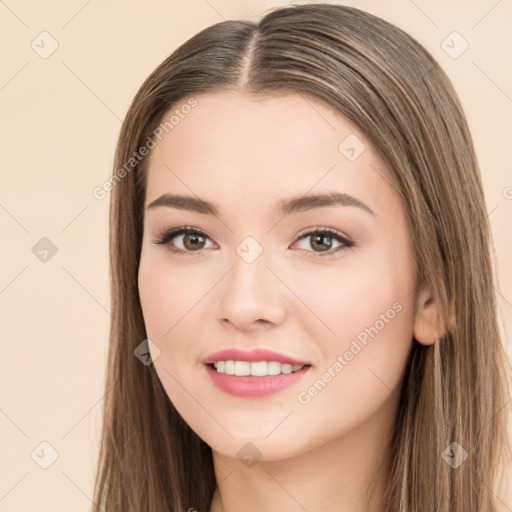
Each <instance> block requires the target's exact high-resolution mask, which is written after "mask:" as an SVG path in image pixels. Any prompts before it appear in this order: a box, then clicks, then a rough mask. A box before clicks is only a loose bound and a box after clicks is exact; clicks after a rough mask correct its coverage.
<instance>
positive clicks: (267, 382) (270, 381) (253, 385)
mask: <svg viewBox="0 0 512 512" xmlns="http://www.w3.org/2000/svg"><path fill="white" fill-rule="evenodd" d="M205 368H206V371H207V372H208V375H209V377H210V379H212V382H213V383H214V384H215V385H216V386H217V387H218V388H219V389H220V390H222V391H224V392H225V393H229V394H230V395H235V396H244V397H254V398H258V397H262V396H265V395H271V394H273V393H277V392H279V391H282V390H283V389H286V388H288V387H290V386H292V385H293V384H295V383H296V382H298V381H299V380H300V379H302V377H304V375H305V374H306V373H307V372H308V371H309V370H310V369H311V366H305V367H304V368H302V369H301V370H299V371H298V372H294V373H288V374H284V373H281V374H280V375H267V376H266V377H254V376H248V377H237V376H236V375H226V374H225V373H218V372H217V370H215V368H212V367H211V366H205Z"/></svg>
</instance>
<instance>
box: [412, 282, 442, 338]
mask: <svg viewBox="0 0 512 512" xmlns="http://www.w3.org/2000/svg"><path fill="white" fill-rule="evenodd" d="M444 333H445V326H444V325H443V322H442V320H441V315H440V312H439V305H438V304H437V302H436V301H435V298H434V294H433V293H432V290H431V289H430V288H422V289H421V291H420V292H419V293H418V297H417V302H416V315H415V318H414V329H413V334H414V337H415V338H416V340H417V341H418V343H421V344H422V345H433V344H434V343H435V342H436V341H438V340H439V339H440V338H441V337H442V336H443V335H444Z"/></svg>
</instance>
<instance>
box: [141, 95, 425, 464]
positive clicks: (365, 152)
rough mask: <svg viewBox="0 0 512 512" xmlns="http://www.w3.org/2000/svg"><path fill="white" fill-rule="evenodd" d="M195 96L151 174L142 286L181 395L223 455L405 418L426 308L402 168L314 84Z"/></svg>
mask: <svg viewBox="0 0 512 512" xmlns="http://www.w3.org/2000/svg"><path fill="white" fill-rule="evenodd" d="M195 98H196V101H197V104H196V105H195V106H194V108H190V109H182V112H188V113H187V115H183V116H180V119H179V123H177V124H175V125H174V128H173V129H172V130H169V132H168V133H167V134H165V135H164V136H163V137H162V139H161V141H160V142H158V144H157V145H156V147H155V148H154V149H152V150H151V154H150V161H149V166H148V174H147V189H146V200H145V213H144V215H145V218H144V236H143V245H142V255H141V260H140V271H139V291H140V300H141V305H142V310H143V315H144V320H145V325H146V330H147V336H148V338H149V339H150V340H151V342H152V343H153V345H150V346H152V347H153V349H152V354H153V359H154V365H155V369H156V371H157V374H158V376H159V378H160V379H161V382H162V384H163V386H164V388H165V391H166V392H167V394H168V397H169V399H170V400H171V402H172V403H173V405H174V406H175V408H176V409H177V410H178V412H179V413H180V414H181V416H182V417H183V418H184V420H185V421H186V422H187V423H188V424H189V425H190V427H191V428H192V429H193V430H194V431H195V432H196V433H197V434H198V435H199V436H200V437H201V438H202V439H203V440H204V441H205V442H206V443H207V444H209V445H210V446H211V447H212V449H213V450H214V453H215V452H217V453H220V454H223V455H224V456H229V457H236V456H237V453H239V450H240V449H241V448H242V447H244V446H245V445H246V443H247V442H249V441H250V442H251V443H253V445H255V446H256V447H257V449H258V450H259V452H260V454H259V455H258V456H260V457H261V459H262V460H278V459H285V458H288V457H292V456H293V455H294V454H298V453H303V452H305V451H307V450H311V449H314V448H315V447H318V446H320V445H322V444H324V443H327V442H330V441H334V440H336V439H337V438H339V437H340V436H344V435H350V434H351V433H354V432H357V431H358V430H359V431H362V430H363V429H362V427H363V425H367V424H368V423H369V422H371V421H372V420H374V421H376V419H377V418H379V421H382V420H383V418H388V419H389V418H391V417H393V416H394V415H395V414H396V406H397V403H396V392H397V389H398V386H399V384H400V382H401V378H402V376H403V371H404V367H405V364H406V359H407V356H408V354H409V351H410V349H411V344H412V335H413V329H414V321H415V313H416V310H415V300H414V293H412V292H413V290H414V287H415V274H414V262H413V259H412V252H411V248H410V243H409V241H410V237H409V230H408V224H407V219H406V216H405V212H404V208H403V206H402V204H401V201H400V199H399V197H398V194H397V192H396V191H395V190H394V188H393V186H392V180H391V177H390V174H389V171H388V169H386V167H385V165H384V164H383V162H382V161H381V159H380V158H379V155H378V153H377V152H376V150H375V149H374V148H373V147H372V145H371V143H370V141H369V140H368V139H367V137H365V135H364V134H363V133H362V132H361V131H360V130H359V129H358V128H357V127H356V126H355V125H354V124H352V123H351V122H350V121H349V120H348V119H347V118H345V117H344V116H342V115H340V114H339V113H337V112H335V111H333V110H332V109H330V108H329V107H327V106H326V105H325V104H323V103H322V102H320V101H318V100H316V99H314V98H312V97H306V96H302V95H296V94H285V95H275V96H272V97H267V98H265V99H261V98H260V97H255V96H249V95H242V94H235V93H226V92H222V93H206V94H201V95H197V96H196V97H195ZM185 103H186V102H183V104H185ZM176 108H178V109H179V108H180V107H179V106H178V107H176ZM173 110H174V107H173ZM167 117H168V116H167ZM333 194H338V196H334V195H333ZM166 195H167V196H166ZM312 195H325V197H324V198H323V200H322V201H320V200H317V201H316V202H315V201H314V200H312V199H307V198H308V197H309V196H312ZM170 196H186V197H189V198H191V199H192V200H194V201H196V203H195V206H194V204H193V203H192V202H191V201H189V202H187V201H185V200H181V201H179V202H178V201H177V200H172V198H171V197H170ZM328 197H331V199H332V198H333V197H336V198H337V200H336V201H328V200H327V199H326V198H328ZM295 199H300V201H295V202H293V201H294V200H295ZM199 200H202V201H207V202H208V203H209V204H208V205H205V204H203V203H198V202H197V201H199ZM212 212H213V213H212ZM178 228H186V229H187V230H188V231H187V230H186V231H184V232H183V231H181V232H176V230H177V229H178ZM155 347H157V349H158V350H156V349H155ZM229 349H236V350H239V351H241V353H236V354H233V353H232V354H224V355H221V356H212V354H214V353H216V352H219V351H223V350H229ZM255 349H261V350H268V351H272V352H274V354H267V353H263V352H260V353H257V352H253V351H254V350H255ZM276 353H277V354H276ZM251 356H253V357H251ZM229 360H232V361H237V362H235V363H229V362H228V363H226V362H223V361H229ZM251 360H253V362H254V363H257V364H252V365H251ZM280 360H282V361H284V363H282V364H278V363H279V361H280ZM215 361H221V362H220V363H217V366H218V367H219V368H218V370H220V372H219V371H217V370H216V369H215V368H214V367H213V366H212V365H211V364H206V362H210V363H213V362H215ZM272 361H274V362H272ZM286 361H288V362H286ZM265 362H266V364H265ZM292 363H297V364H295V365H292V366H291V367H290V366H289V365H290V364H292ZM302 363H306V364H305V365H304V366H302V368H301V369H299V367H300V366H301V365H302ZM233 370H234V371H235V375H228V373H231V371H233ZM290 370H292V373H287V372H289V371H290ZM222 371H224V373H222ZM247 372H252V374H250V375H246V374H247ZM236 373H238V374H239V375H237V374H236ZM265 373H267V375H266V376H258V375H259V374H265ZM268 373H280V375H268ZM253 374H256V375H253ZM244 449H249V448H247V447H246V448H244ZM253 449H254V448H250V450H253ZM239 455H240V454H239Z"/></svg>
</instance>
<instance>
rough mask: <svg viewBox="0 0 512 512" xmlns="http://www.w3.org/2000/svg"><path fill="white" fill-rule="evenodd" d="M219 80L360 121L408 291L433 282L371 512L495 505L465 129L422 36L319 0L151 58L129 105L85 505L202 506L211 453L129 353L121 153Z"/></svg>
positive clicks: (499, 389)
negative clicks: (380, 498)
mask: <svg viewBox="0 0 512 512" xmlns="http://www.w3.org/2000/svg"><path fill="white" fill-rule="evenodd" d="M229 90H243V91H246V92H249V93H252V94H275V93H286V92H295V93H299V94H302V93H303V94H309V95H312V96H314V97H316V98H317V99H320V100H323V101H324V102H325V103H326V104H328V105H330V106H331V107H333V108H335V109H337V110H338V111H339V112H340V113H342V114H343V115H345V116H347V117H348V118H349V119H350V120H351V121H353V122H354V123H355V124H356V125H357V126H359V128H360V129H361V130H362V132H363V133H365V134H366V135H367V137H368V138H369V139H370V140H371V141H372V143H373V144H374V146H375V148H376V149H377V150H378V151H379V153H380V155H381V157H382V158H383V159H384V161H385V162H386V164H387V166H388V167H389V169H390V170H391V172H392V174H393V180H394V183H395V186H396V189H397V191H398V192H399V193H400V195H401V198H402V201H403V205H404V208H405V209H406V212H407V215H408V219H409V222H410V228H411V236H412V246H413V249H414V257H415V263H416V266H417V285H418V286H419V285H421V284H428V285H429V286H430V287H431V289H432V290H433V291H434V294H435V298H436V300H437V302H438V304H439V308H440V311H441V312H442V314H443V316H444V318H443V321H444V325H446V326H447V327H448V328H447V330H446V332H445V333H444V335H443V336H442V337H441V339H439V341H438V342H436V343H434V344H433V345H430V346H423V345H420V344H419V343H417V342H415V343H414V344H413V348H412V350H411V354H410V358H409V361H408V364H407V368H406V371H405V378H404V381H403V385H402V389H401V396H400V404H399V410H398V414H397V418H396V426H395V429H394V435H393V439H392V443H391V446H392V465H391V468H392V470H391V475H390V480H389V483H388V487H387V492H388V495H387V497H386V501H387V503H388V507H387V509H386V510H387V511H389V512H391V511H393V512H399V511H401V512H427V511H438V512H469V511H480V512H483V511H486V512H493V511H496V510H497V508H496V503H495V501H493V500H495V498H494V494H493V490H494V489H495V482H496V479H497V477H498V475H499V468H500V467H501V463H502V462H504V460H505V454H506V453H507V456H508V455H509V454H510V448H509V445H508V442H507V437H506V411H507V408H506V407H505V405H506V403H507V387H506V383H507V382H508V376H509V373H508V366H507V362H508V359H507V356H506V353H505V351H504V349H503V346H502V344H501V340H500V335H499V328H498V322H497V310H496V302H495V284H494V282H495V277H494V275H493V266H492V259H491V250H492V238H491V233H490V227H489V223H488V219H487V212H486V205H485V200H484V194H483V190H482V183H481V178H480V171H479V168H478V163H477V159H476V156H475V151H474V148H473V142H472V138H471V135H470V132H469V128H468V125H467V122H466V119H465V116H464V113H463V110H462V107H461V105H460V102H459V99H458V97H457V94H456V92H455V91H454V89H453V86H452V84H451V83H450V81H449V79H448V77H447V76H446V74H445V73H444V72H443V71H442V70H441V69H440V67H439V65H438V64H437V62H436V61H435V60H434V58H433V57H432V56H431V55H430V54H429V53H428V52H427V51H426V50H425V48H424V47H423V46H422V45H420V44H419V43H418V42H417V41H416V40H414V39H413V38H412V37H411V36H409V35H408V34H406V33H405V32H403V31H402V30H401V29H399V28H397V27H396V26H394V25H392V24H390V23H388V22H386V21H384V20H382V19H380V18H378V17H376V16H373V15H371V14H369V13H367V12H364V11H362V10H359V9H356V8H352V7H346V6H339V5H331V4H316V5H312V4H305V5H299V6H290V7H286V8H279V9H275V10H271V11H270V12H268V13H267V14H266V15H265V16H264V17H263V18H262V19H261V21H260V22H259V23H253V22H249V21H225V22H221V23H217V24H215V25H213V26H211V27H209V28H207V29H205V30H202V31H201V32H199V33H198V34H197V35H195V36H194V37H192V38H191V39H189V40H188V41H187V42H185V43H184V44H183V45H182V46H180V47H179V48H178V49H177V50H176V51H175V52H174V53H172V54H171V55H170V56H169V57H168V58H166V59H165V60H164V62H162V64H161V65H159V66H158V68H157V69H156V70H155V71H154V72H153V73H152V74H151V75H150V76H149V77H148V78H147V79H146V81H145V82H144V84H143V85H142V86H141V88H140V89H139V91H138V92H137V94H136V96H135V98H134V100H133V102H132V104H131V106H130V108H129V110H128V113H127V115H126V118H125V120H124V123H123V126H122V129H121V133H120V137H119V141H118V145H117V150H116V157H115V168H114V171H115V172H114V175H113V179H112V182H111V183H110V186H109V188H111V189H112V192H111V204H110V207H111V217H110V271H111V290H112V305H111V309H112V322H111V331H110V346H109V355H108V368H107V380H106V393H107V394H106V399H105V403H104V411H103V427H102V439H101V445H100V457H99V466H98V471H97V475H96V482H95V494H94V502H95V505H96V506H98V507H99V509H100V510H106V511H108V512H127V511H130V510H133V511H137V512H163V511H175V512H185V511H188V510H189V509H195V510H197V511H199V512H203V511H204V512H208V511H209V509H210V504H211V499H212V494H213V491H214V488H215V485H216V483H215V475H214V470H213V461H212V453H211V449H210V448H209V446H208V445H206V443H204V441H202V440H201V439H200V438H199V437H198V436H197V435H196V434H195V433H194V432H193V431H192V430H191V429H190V427H189V426H188V425H187V424H186V423H185V422H184V420H183V419H182V418H181V416H180V415H179V414H178V412H177V411H176V410H175V408H174V407H173V405H172V403H171V402H170V400H169V399H168V397H167V395H166V393H165V391H164V389H163V387H162V385H161V383H160V381H159V379H158V377H157V375H156V372H155V369H154V367H153V365H147V366H146V365H144V364H141V361H140V360H139V359H138V358H137V357H135V356H134V350H135V349H136V348H137V346H139V345H140V344H141V343H142V342H143V341H144V340H145V339H146V332H145V327H144V322H143V317H142V312H141V306H140V301H139V294H138V288H137V274H138V265H139V259H140V252H141V241H142V228H143V221H144V219H143V204H144V199H145V169H146V167H147V158H139V157H137V158H135V157H134V155H139V153H142V152H141V151H140V149H141V148H142V147H144V146H146V147H147V146H149V141H150V139H152V138H153V139H154V136H155V133H158V127H159V125H160V124H161V123H162V122H163V121H164V120H165V116H166V115H168V113H169V111H170V109H171V107H174V106H175V105H176V104H177V103H178V102H181V101H185V100H187V99H190V98H194V97H195V96H198V95H199V94H200V93H203V92H209V91H229ZM198 97H199V96H198ZM127 162H130V163H129V165H127ZM122 169H124V172H123V171H122ZM454 442H456V443H458V445H460V447H461V448H458V446H456V445H452V443H454ZM450 446H451V448H450ZM447 449H448V450H452V452H451V454H452V455H453V450H454V449H456V450H461V449H463V450H465V452H467V455H468V457H467V460H465V461H464V462H463V463H462V464H461V465H460V466H458V467H452V465H450V464H448V463H447V462H446V458H445V457H443V453H446V450H447ZM449 453H450V452H449ZM458 453H459V454H460V453H464V452H461V451H459V452H458ZM95 510H98V509H97V508H96V507H95Z"/></svg>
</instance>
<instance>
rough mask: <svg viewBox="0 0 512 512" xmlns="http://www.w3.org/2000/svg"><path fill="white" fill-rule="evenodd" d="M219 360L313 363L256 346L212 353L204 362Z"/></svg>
mask: <svg viewBox="0 0 512 512" xmlns="http://www.w3.org/2000/svg"><path fill="white" fill-rule="evenodd" d="M217 361H278V362H279V363H283V364H291V365H302V366H304V365H307V364H309V365H310V364H311V363H308V362H307V361H300V360H299V359H295V358H293V357H289V356H286V355H284V354H280V353H279V352H274V351H273V350H267V349H264V348H256V349H254V350H240V349H237V348H229V349H227V350H221V351H220V352H215V353H213V354H210V355H209V356H208V357H207V358H206V359H205V360H204V361H203V363H204V364H213V363H215V362H217Z"/></svg>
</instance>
